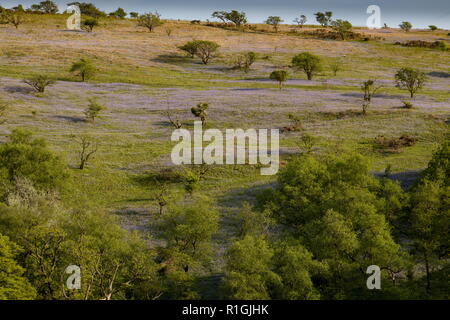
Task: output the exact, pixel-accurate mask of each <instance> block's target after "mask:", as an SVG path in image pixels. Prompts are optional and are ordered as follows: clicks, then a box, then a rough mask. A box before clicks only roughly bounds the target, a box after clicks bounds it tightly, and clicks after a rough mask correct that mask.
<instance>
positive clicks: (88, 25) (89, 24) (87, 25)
mask: <svg viewBox="0 0 450 320" xmlns="http://www.w3.org/2000/svg"><path fill="white" fill-rule="evenodd" d="M98 25H99V23H98V20H97V19H95V18H88V19H86V20H84V21H83V27H84V28H83V29H85V30H87V31H88V32H92V30H94V27H97V26H98Z"/></svg>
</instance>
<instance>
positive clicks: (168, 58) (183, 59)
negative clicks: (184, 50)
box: [151, 54, 191, 65]
mask: <svg viewBox="0 0 450 320" xmlns="http://www.w3.org/2000/svg"><path fill="white" fill-rule="evenodd" d="M190 60H191V58H190V57H187V56H183V55H179V54H160V55H158V56H157V57H156V58H153V59H151V61H153V62H158V63H167V64H175V65H179V64H185V63H187V62H189V61H190Z"/></svg>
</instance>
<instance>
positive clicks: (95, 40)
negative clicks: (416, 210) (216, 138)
mask: <svg viewBox="0 0 450 320" xmlns="http://www.w3.org/2000/svg"><path fill="white" fill-rule="evenodd" d="M27 16H28V20H27V21H26V23H24V24H22V25H20V27H19V28H18V29H15V28H13V27H12V26H8V25H0V101H2V102H4V103H6V105H7V111H6V115H5V122H4V123H3V124H2V125H1V126H0V135H1V138H0V139H1V140H2V141H6V140H7V137H8V135H9V134H10V132H11V131H12V130H13V129H14V128H18V127H20V128H26V129H29V130H31V131H32V132H33V133H34V135H35V136H37V137H40V138H44V139H45V140H46V141H47V142H48V144H49V148H50V149H51V150H52V151H54V152H55V153H56V154H58V155H60V156H61V157H62V159H64V161H65V162H66V163H67V164H68V167H69V169H68V171H69V187H67V188H66V189H65V190H64V191H62V193H61V200H62V202H63V203H64V204H65V205H66V206H67V207H69V208H73V209H76V208H90V209H92V210H97V211H104V212H107V213H108V214H109V215H113V216H116V217H117V218H118V219H119V220H118V221H119V222H120V225H121V226H122V227H124V228H125V229H127V230H137V231H139V232H140V233H141V234H143V235H146V236H150V237H151V239H150V240H148V243H149V244H150V246H155V245H157V244H159V243H161V240H160V239H158V236H157V234H156V233H155V232H154V230H153V227H152V221H153V220H155V219H157V217H158V210H159V205H158V195H159V193H160V190H161V189H160V185H158V183H157V182H155V181H157V179H155V178H154V177H157V176H159V175H161V173H168V174H174V172H175V173H180V174H182V173H183V172H184V171H185V170H193V171H195V170H198V168H193V167H192V168H190V167H189V166H185V167H183V166H174V165H173V164H172V163H171V159H170V152H171V150H172V147H173V146H174V143H173V142H171V141H170V137H171V134H172V132H173V130H174V128H173V126H172V125H171V124H170V122H169V121H168V118H167V115H166V113H167V110H170V112H171V114H172V116H173V117H174V118H176V119H178V120H179V121H180V122H181V123H182V124H183V127H184V128H188V129H191V128H192V126H193V121H194V120H196V119H195V117H194V116H193V115H192V113H191V108H192V107H194V106H195V105H197V104H198V103H203V102H206V103H208V104H209V109H208V123H207V126H208V127H209V128H217V129H220V130H225V129H226V128H242V129H248V128H255V129H260V128H268V129H271V128H279V129H280V130H282V129H283V128H285V127H288V126H290V125H291V124H292V120H291V119H290V118H289V115H290V114H291V115H295V117H297V118H298V119H300V122H301V126H302V130H293V131H289V132H283V131H282V133H281V134H280V147H281V149H280V154H281V163H282V166H284V165H286V164H287V163H289V162H290V161H291V159H292V157H294V156H295V155H296V154H298V153H300V152H301V151H302V149H301V147H299V142H300V139H301V137H302V135H304V134H305V133H308V134H309V135H311V136H313V137H314V138H315V144H314V147H313V150H314V153H315V154H322V153H327V152H333V151H334V152H343V153H347V152H355V151H356V152H358V153H361V154H363V155H365V156H366V157H368V158H369V159H370V160H371V171H372V173H373V174H374V175H382V174H383V173H384V171H385V168H387V167H389V168H390V169H389V170H390V177H391V179H393V180H398V181H399V183H400V184H401V185H402V187H403V188H404V189H405V190H406V189H408V187H409V186H410V185H411V184H412V182H413V181H414V180H415V178H416V177H417V176H418V174H419V172H421V170H423V169H424V168H425V167H426V166H427V164H428V162H429V161H430V159H431V157H432V154H433V151H434V150H436V148H437V146H438V145H439V144H441V143H442V142H443V141H444V140H445V137H446V134H447V133H448V122H449V121H450V118H449V116H450V104H449V102H450V90H449V89H450V52H449V51H441V50H435V49H427V48H411V47H402V46H398V45H394V43H395V42H397V41H407V40H426V41H436V40H446V41H449V36H448V31H447V30H437V31H428V30H412V31H410V32H408V33H405V32H404V31H402V30H399V29H394V28H390V29H386V30H385V29H380V30H368V29H366V28H354V29H355V31H357V32H361V33H363V34H367V35H372V36H377V37H381V38H383V39H382V40H370V41H350V40H348V41H335V40H324V39H319V38H314V37H307V36H303V35H302V32H303V31H305V30H314V29H315V27H312V26H305V27H304V28H303V29H300V30H299V29H298V28H297V31H296V32H293V31H292V29H295V27H294V26H288V25H282V26H281V27H280V30H279V31H278V32H277V33H275V32H272V31H271V30H269V27H268V26H264V25H259V26H257V27H258V28H259V29H258V30H257V31H252V30H247V31H245V32H242V31H238V30H227V29H223V28H218V27H212V26H206V25H198V24H191V23H190V22H188V21H166V22H165V24H164V25H162V26H160V27H158V28H156V29H155V31H154V32H152V33H150V32H148V31H147V30H146V29H144V28H139V27H137V26H136V23H135V21H133V20H132V19H110V18H108V19H107V18H104V19H100V25H99V26H98V27H96V28H95V29H94V31H93V32H91V33H88V32H75V31H66V30H64V29H65V20H66V18H67V16H65V15H27ZM168 29H170V30H171V33H170V35H168V32H167V30H168ZM194 39H199V40H210V41H215V42H217V43H218V44H219V45H220V49H219V54H218V56H217V57H214V59H212V60H211V62H210V63H209V64H207V65H204V64H202V63H201V61H200V60H199V59H197V58H190V57H188V56H186V54H185V53H184V52H182V51H181V50H179V49H178V47H179V46H181V45H183V44H184V43H186V42H188V41H191V40H194ZM248 51H253V52H255V53H256V54H257V55H258V59H257V60H256V62H255V63H254V64H253V65H252V67H251V69H250V71H249V72H248V73H244V72H242V71H239V70H236V69H234V68H233V61H234V59H235V57H236V55H238V54H240V53H244V52H248ZM304 51H308V52H311V53H314V54H316V55H318V56H320V57H321V58H322V59H323V64H324V68H323V70H322V71H321V72H320V73H319V74H318V75H317V76H316V77H315V78H314V79H313V80H311V81H308V80H307V79H306V77H305V75H304V74H303V73H302V72H300V71H296V70H293V69H292V68H290V64H291V59H292V57H293V56H295V55H296V54H298V53H301V52H304ZM80 58H89V59H90V60H91V61H93V63H94V64H95V66H96V68H97V71H96V73H95V75H94V76H93V77H92V79H90V80H89V81H86V82H81V81H80V80H79V77H76V76H75V75H73V74H72V73H70V72H69V69H70V66H71V64H72V63H74V62H76V61H77V60H79V59H80ZM333 63H339V64H340V65H341V70H339V71H338V72H337V74H336V75H334V73H333V72H332V70H331V69H330V65H332V64H333ZM403 67H414V68H417V69H420V70H421V71H423V72H425V73H426V75H427V77H428V80H427V82H426V84H425V86H424V88H423V90H421V91H419V92H418V93H417V95H416V97H415V98H414V99H413V100H412V103H413V108H411V109H406V108H403V107H402V100H408V93H407V92H406V91H405V90H401V89H399V88H396V87H395V83H394V75H395V73H396V72H397V70H398V69H400V68H403ZM278 69H284V70H288V72H289V80H288V81H286V83H285V85H284V88H283V89H282V90H279V89H278V85H277V83H276V82H273V81H271V80H269V74H270V73H271V72H272V71H274V70H278ZM43 73H45V74H46V75H49V76H51V77H53V78H54V79H56V82H55V84H53V85H51V86H49V87H48V88H47V89H46V91H45V92H44V93H35V92H34V91H33V90H32V89H31V88H30V87H29V86H27V85H26V84H25V83H23V79H26V78H29V77H31V76H33V75H35V74H43ZM368 79H374V80H376V81H377V82H378V83H380V84H382V88H381V89H380V91H379V92H378V93H377V94H376V95H375V96H374V97H373V101H372V104H371V106H370V108H369V110H368V112H367V114H363V113H362V107H361V105H362V99H363V94H362V91H361V89H360V87H361V85H362V83H363V82H364V81H366V80H368ZM93 98H95V100H96V101H98V102H99V103H100V104H101V105H103V106H104V107H105V108H106V109H105V110H104V111H102V112H101V114H100V117H99V118H98V119H96V120H95V122H94V123H93V122H90V121H86V120H85V116H84V110H85V109H86V108H87V106H88V104H89V100H90V99H93ZM81 135H89V136H90V137H92V138H93V139H94V140H96V141H97V142H98V151H97V152H96V153H95V154H94V155H93V157H92V159H91V160H90V161H89V163H88V164H87V166H86V168H85V169H84V170H79V169H78V168H77V166H78V150H79V144H78V143H77V141H76V139H74V136H75V137H77V136H81ZM379 136H383V137H386V138H390V139H394V138H399V137H401V136H408V137H412V138H414V139H415V141H416V142H415V143H414V144H413V145H411V146H406V147H402V148H399V149H398V150H384V149H382V150H380V149H379V148H376V145H375V139H376V138H377V137H379ZM276 181H277V176H261V175H260V172H259V168H258V167H257V166H250V165H241V166H240V165H235V166H233V165H229V166H212V167H210V168H209V169H208V170H207V172H206V173H205V174H204V176H202V179H201V181H200V183H199V186H198V189H197V190H196V191H195V193H196V194H197V195H199V196H201V195H206V196H208V197H209V198H211V199H212V200H213V201H214V208H215V209H217V210H218V212H219V216H220V220H219V228H218V232H217V233H216V234H215V235H214V236H213V248H214V250H213V252H214V259H212V261H213V262H212V264H211V265H210V266H209V269H208V270H206V269H205V270H203V271H202V273H203V274H204V276H205V278H206V279H207V281H210V282H211V285H210V287H208V289H205V290H203V293H202V294H203V295H204V296H205V297H213V298H215V297H216V292H215V291H214V290H213V289H211V286H212V287H213V288H214V287H215V286H217V279H216V278H215V276H217V277H220V276H221V275H222V274H223V267H224V263H223V254H224V252H225V250H226V249H227V248H228V247H229V246H230V244H231V243H232V242H233V240H235V239H237V237H238V235H237V233H236V232H237V230H238V227H239V226H238V225H239V223H236V219H237V218H236V215H237V214H238V213H239V212H240V211H241V210H242V207H243V205H244V203H245V202H248V203H250V204H254V203H255V202H256V195H257V194H258V191H260V190H261V189H264V188H267V187H269V188H270V187H271V186H273V185H274V184H275V183H276ZM169 190H170V191H169V192H170V193H171V194H172V195H173V198H174V199H180V198H183V197H186V195H185V191H184V186H183V184H182V183H177V182H174V183H170V184H169ZM173 201H178V200H173ZM180 201H181V200H180ZM215 279H216V280H215Z"/></svg>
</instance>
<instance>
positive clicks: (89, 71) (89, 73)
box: [70, 58, 96, 82]
mask: <svg viewBox="0 0 450 320" xmlns="http://www.w3.org/2000/svg"><path fill="white" fill-rule="evenodd" d="M95 71H96V69H95V67H94V64H93V63H92V61H91V60H89V59H86V58H82V59H80V61H78V62H75V63H74V64H72V67H71V68H70V72H76V73H78V75H79V76H80V77H81V81H83V82H84V81H86V80H89V79H90V78H92V77H93V76H94V74H95Z"/></svg>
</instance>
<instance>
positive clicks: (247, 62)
mask: <svg viewBox="0 0 450 320" xmlns="http://www.w3.org/2000/svg"><path fill="white" fill-rule="evenodd" d="M256 59H257V55H256V53H254V52H253V51H250V52H246V53H243V54H239V55H238V56H237V57H236V62H235V68H237V69H239V70H242V71H244V72H245V73H247V72H249V71H250V67H251V66H252V64H253V63H255V61H256Z"/></svg>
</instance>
